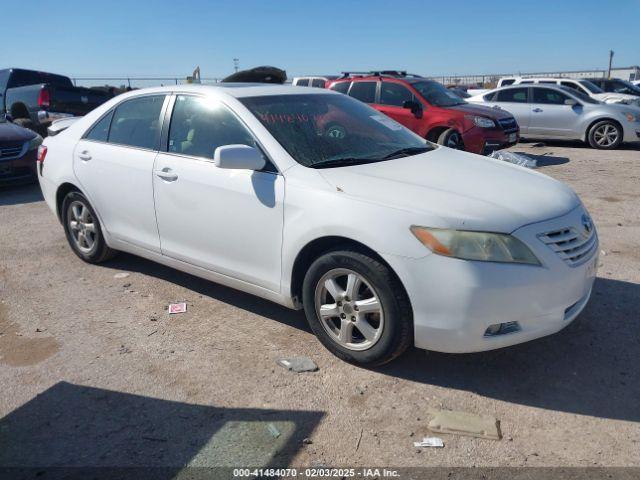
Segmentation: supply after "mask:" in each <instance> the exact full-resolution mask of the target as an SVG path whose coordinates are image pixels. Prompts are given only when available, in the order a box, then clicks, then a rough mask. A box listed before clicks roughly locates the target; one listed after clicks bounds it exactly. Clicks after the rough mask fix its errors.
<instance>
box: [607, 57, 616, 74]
mask: <svg viewBox="0 0 640 480" xmlns="http://www.w3.org/2000/svg"><path fill="white" fill-rule="evenodd" d="M614 53H615V52H614V51H613V50H609V70H608V71H607V78H611V62H613V54H614Z"/></svg>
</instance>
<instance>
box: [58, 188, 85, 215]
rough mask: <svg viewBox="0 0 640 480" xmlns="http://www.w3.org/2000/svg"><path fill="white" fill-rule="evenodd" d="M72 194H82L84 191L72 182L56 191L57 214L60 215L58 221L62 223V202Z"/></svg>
mask: <svg viewBox="0 0 640 480" xmlns="http://www.w3.org/2000/svg"><path fill="white" fill-rule="evenodd" d="M70 192H80V193H82V191H81V190H80V189H79V188H78V187H77V186H76V185H74V184H73V183H71V182H65V183H62V184H61V185H60V186H59V187H58V189H57V190H56V214H57V215H58V220H60V222H62V202H63V201H64V197H66V196H67V195H68V194H69V193H70Z"/></svg>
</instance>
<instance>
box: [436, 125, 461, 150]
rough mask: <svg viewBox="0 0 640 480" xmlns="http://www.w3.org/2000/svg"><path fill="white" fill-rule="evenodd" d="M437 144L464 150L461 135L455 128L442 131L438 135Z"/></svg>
mask: <svg viewBox="0 0 640 480" xmlns="http://www.w3.org/2000/svg"><path fill="white" fill-rule="evenodd" d="M438 144H440V145H444V146H445V147H449V148H455V149H456V150H464V142H463V141H462V135H460V132H458V131H457V130H456V129H455V128H449V129H447V130H445V131H444V132H442V133H441V134H440V136H439V137H438Z"/></svg>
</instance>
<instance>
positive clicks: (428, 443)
mask: <svg viewBox="0 0 640 480" xmlns="http://www.w3.org/2000/svg"><path fill="white" fill-rule="evenodd" d="M413 446H414V447H416V448H420V447H434V448H443V447H444V442H443V441H442V439H441V438H438V437H424V438H423V439H422V441H421V442H413Z"/></svg>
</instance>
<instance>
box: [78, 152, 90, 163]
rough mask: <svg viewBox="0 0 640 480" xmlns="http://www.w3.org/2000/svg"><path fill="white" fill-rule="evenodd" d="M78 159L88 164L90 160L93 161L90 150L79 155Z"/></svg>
mask: <svg viewBox="0 0 640 480" xmlns="http://www.w3.org/2000/svg"><path fill="white" fill-rule="evenodd" d="M78 158H79V159H80V160H83V161H85V162H88V161H89V160H91V154H90V153H89V150H83V151H81V152H80V153H79V154H78Z"/></svg>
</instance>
